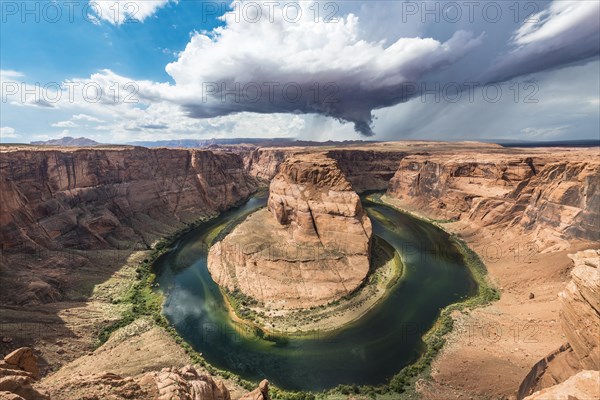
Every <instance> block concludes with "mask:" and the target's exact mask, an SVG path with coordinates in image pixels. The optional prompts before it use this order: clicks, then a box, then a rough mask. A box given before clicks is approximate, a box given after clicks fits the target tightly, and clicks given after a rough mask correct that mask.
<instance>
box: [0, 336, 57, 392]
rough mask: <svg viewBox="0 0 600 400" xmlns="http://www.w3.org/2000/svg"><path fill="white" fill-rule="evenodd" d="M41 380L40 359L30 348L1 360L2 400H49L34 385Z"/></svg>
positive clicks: (0, 384)
mask: <svg viewBox="0 0 600 400" xmlns="http://www.w3.org/2000/svg"><path fill="white" fill-rule="evenodd" d="M39 378H40V369H39V367H38V358H37V356H36V355H35V354H34V352H33V350H32V349H30V348H28V347H22V348H19V349H16V350H15V351H13V352H12V353H10V354H8V355H6V356H5V357H4V359H3V360H0V399H13V400H23V399H27V400H47V399H49V397H48V396H46V395H45V394H44V393H42V392H40V391H38V390H36V389H35V388H34V387H33V384H34V383H35V382H36V381H37V380H38V379H39Z"/></svg>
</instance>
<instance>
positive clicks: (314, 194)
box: [208, 155, 372, 309]
mask: <svg viewBox="0 0 600 400" xmlns="http://www.w3.org/2000/svg"><path fill="white" fill-rule="evenodd" d="M371 235H372V228H371V223H370V220H369V218H368V216H367V215H366V213H365V212H364V210H363V208H362V206H361V203H360V199H359V197H358V195H357V194H356V193H355V192H354V191H353V190H352V186H351V184H350V182H348V180H347V179H346V178H345V177H344V176H343V174H342V173H341V171H340V170H339V168H338V167H337V163H336V162H335V161H334V160H331V159H329V158H326V157H324V156H323V157H314V155H313V156H310V157H309V156H305V157H303V156H296V157H293V158H289V159H287V160H286V161H285V162H284V163H283V164H282V165H281V166H280V170H279V173H278V174H277V175H276V176H275V178H274V179H273V181H272V182H271V186H270V195H269V200H268V209H267V210H261V211H258V212H256V213H254V214H253V215H251V216H249V217H248V218H247V219H246V220H245V221H244V222H243V223H241V224H240V225H238V227H236V228H235V229H234V230H233V232H231V233H230V234H229V235H228V236H227V237H226V238H225V239H223V240H222V241H221V242H218V243H216V244H215V245H214V246H213V247H212V248H211V249H210V252H209V256H208V266H209V270H210V273H211V275H212V277H213V279H214V280H215V281H216V282H217V283H218V284H219V285H221V286H222V287H225V288H227V289H228V290H229V291H231V292H235V291H237V290H239V291H240V292H242V293H243V294H245V295H247V296H250V297H252V298H254V299H256V300H258V301H260V302H263V303H265V305H268V306H273V307H276V308H288V309H290V308H308V307H312V306H317V305H322V304H326V303H329V302H331V301H334V300H337V299H339V298H341V297H342V296H344V295H347V294H349V293H351V292H353V291H354V290H356V289H357V288H358V287H359V286H360V284H361V283H362V281H363V280H364V278H365V277H366V275H367V273H368V271H369V250H370V244H371Z"/></svg>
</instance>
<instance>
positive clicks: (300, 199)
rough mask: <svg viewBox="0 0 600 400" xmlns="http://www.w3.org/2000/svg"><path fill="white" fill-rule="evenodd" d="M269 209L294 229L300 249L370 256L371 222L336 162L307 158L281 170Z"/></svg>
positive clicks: (271, 190) (287, 164)
mask: <svg viewBox="0 0 600 400" xmlns="http://www.w3.org/2000/svg"><path fill="white" fill-rule="evenodd" d="M268 209H269V211H270V212H271V213H272V214H273V216H274V217H275V219H276V220H277V222H279V224H281V225H284V226H285V225H289V226H290V233H291V234H292V237H293V239H294V241H295V242H296V243H301V244H309V245H316V244H321V245H322V246H323V247H324V248H325V249H327V250H329V249H331V250H333V249H335V250H339V251H341V252H343V253H344V254H353V253H357V254H368V250H369V246H370V238H371V222H370V220H369V218H368V217H367V215H366V213H365V212H364V211H363V209H362V205H361V202H360V198H359V197H358V195H357V194H356V193H355V192H354V191H353V188H352V185H351V184H350V182H349V181H348V180H347V179H346V177H345V176H344V174H343V173H342V172H341V171H340V169H339V168H338V166H337V163H336V162H335V161H334V160H331V159H328V158H325V157H323V158H320V159H316V158H315V157H314V156H313V157H308V156H305V157H296V158H293V159H289V160H288V161H287V162H285V163H284V164H282V166H281V167H280V172H279V174H278V175H277V176H276V177H275V178H273V180H272V181H271V186H270V194H269V202H268Z"/></svg>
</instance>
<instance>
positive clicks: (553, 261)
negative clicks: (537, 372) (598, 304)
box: [383, 196, 594, 400]
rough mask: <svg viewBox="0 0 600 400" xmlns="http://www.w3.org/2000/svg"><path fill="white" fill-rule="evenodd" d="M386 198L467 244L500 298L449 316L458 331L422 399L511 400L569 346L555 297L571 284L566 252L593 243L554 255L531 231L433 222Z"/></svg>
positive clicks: (582, 245)
mask: <svg viewBox="0 0 600 400" xmlns="http://www.w3.org/2000/svg"><path fill="white" fill-rule="evenodd" d="M383 200H384V201H386V202H388V203H389V204H391V205H393V206H395V207H397V208H399V209H404V210H407V212H409V213H410V214H412V215H415V216H417V217H421V218H423V219H424V220H426V221H429V222H431V223H434V224H436V225H437V226H439V227H440V228H442V229H444V230H445V231H447V232H449V233H451V234H453V235H454V236H455V237H456V238H457V239H458V240H461V241H463V242H464V243H465V245H466V246H468V248H469V249H472V251H473V252H474V253H475V254H477V255H478V257H479V258H481V259H482V260H483V261H484V262H485V265H486V268H487V272H488V273H487V279H488V280H489V281H490V282H492V284H493V285H494V287H496V288H497V290H498V291H499V292H501V293H502V296H501V298H500V299H499V300H498V301H495V302H493V303H490V304H487V305H485V306H483V307H476V308H474V309H469V310H456V311H453V312H452V313H451V314H450V316H451V319H452V324H453V329H452V330H451V331H450V332H449V333H448V334H447V335H446V344H445V345H444V347H443V348H442V350H441V351H440V352H439V354H438V355H437V356H436V357H435V359H434V360H433V362H432V363H431V367H430V376H429V377H427V378H426V379H423V380H421V381H420V382H419V385H418V386H419V389H418V390H419V395H420V397H422V398H424V399H431V400H434V399H436V400H437V399H439V398H440V397H441V398H458V397H459V396H460V397H463V398H469V397H471V398H473V399H487V398H490V397H495V398H506V399H513V398H514V396H515V395H516V391H517V389H518V387H519V385H520V383H521V381H522V380H523V378H524V377H525V376H526V375H527V373H528V372H529V370H530V369H531V366H532V365H533V364H535V362H536V361H538V360H539V359H542V358H543V357H545V356H546V355H548V354H549V353H550V352H552V351H553V350H555V349H556V348H558V347H560V346H561V345H562V344H563V343H565V342H566V337H565V336H564V334H563V332H562V329H561V327H560V317H559V310H560V303H559V301H558V293H559V292H560V291H562V290H563V289H564V287H565V284H566V282H567V281H568V279H569V271H570V268H571V266H572V261H571V260H570V259H569V257H568V254H570V253H575V252H577V251H580V250H584V249H587V248H593V247H594V244H593V243H590V242H586V241H581V240H572V241H570V244H569V247H568V248H566V249H561V250H559V251H556V250H553V249H547V248H545V247H544V243H543V242H540V241H538V240H537V238H536V236H535V232H534V231H532V232H530V233H524V232H521V231H518V230H517V229H514V228H513V227H510V226H505V227H501V228H502V229H498V227H495V228H494V229H491V228H487V227H478V226H473V225H472V224H470V223H466V222H463V221H446V220H444V221H442V220H436V219H432V218H429V217H428V216H427V215H426V214H425V213H424V212H422V211H420V210H418V209H414V208H412V207H411V206H410V205H408V204H404V203H403V202H402V201H400V200H398V199H396V198H393V197H389V196H384V198H383Z"/></svg>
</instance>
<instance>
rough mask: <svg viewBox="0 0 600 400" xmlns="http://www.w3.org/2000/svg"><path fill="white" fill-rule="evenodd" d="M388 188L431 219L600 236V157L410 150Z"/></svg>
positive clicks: (543, 234) (540, 233)
mask: <svg viewBox="0 0 600 400" xmlns="http://www.w3.org/2000/svg"><path fill="white" fill-rule="evenodd" d="M387 194H388V195H390V196H392V197H395V198H397V199H399V200H401V202H402V203H403V204H405V205H406V206H407V207H409V208H413V209H418V210H420V211H422V212H425V213H427V214H428V215H430V216H432V217H434V218H442V219H452V220H461V221H467V222H469V223H472V224H474V225H476V226H478V227H491V226H503V227H513V228H516V229H521V230H524V231H530V232H533V233H534V234H535V235H536V236H537V237H539V238H542V239H544V240H545V241H547V242H552V241H556V240H560V239H569V238H581V239H586V240H600V228H599V223H600V213H599V211H598V210H599V208H600V162H598V161H596V160H589V161H572V160H569V161H564V160H559V159H558V158H553V157H552V156H545V157H540V158H532V157H526V156H518V157H513V156H508V155H506V154H503V155H499V154H479V155H476V154H473V155H469V154H466V155H448V154H444V155H411V156H408V157H406V158H404V159H403V160H402V161H401V163H400V167H399V169H398V171H397V172H396V174H395V175H394V177H393V178H392V180H391V181H390V183H389V187H388V190H387Z"/></svg>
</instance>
